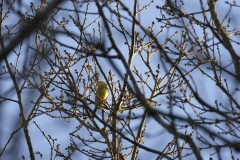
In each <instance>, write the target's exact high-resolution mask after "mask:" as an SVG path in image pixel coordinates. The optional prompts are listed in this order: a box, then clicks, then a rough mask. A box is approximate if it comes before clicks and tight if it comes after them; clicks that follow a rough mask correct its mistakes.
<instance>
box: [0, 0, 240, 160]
mask: <svg viewBox="0 0 240 160" xmlns="http://www.w3.org/2000/svg"><path fill="white" fill-rule="evenodd" d="M123 2H124V3H125V4H126V5H127V6H128V7H129V9H132V8H133V1H128V0H124V1H123ZM164 2H165V1H163V0H162V1H155V2H154V3H153V4H152V5H151V6H150V7H149V8H148V9H147V10H144V11H143V12H142V13H141V14H140V19H141V23H142V25H143V26H144V27H145V28H147V27H149V26H151V23H152V22H153V21H154V22H155V26H154V30H155V31H154V33H156V34H157V32H158V31H159V30H161V25H162V24H160V23H158V22H157V21H156V18H159V10H157V9H156V6H157V5H158V6H162V5H163V4H164ZM36 3H38V2H37V1H34V5H36ZM147 3H148V1H145V0H140V2H139V5H140V8H141V7H142V6H144V5H146V4H147ZM185 3H186V4H185V5H184V6H183V7H182V9H183V11H184V12H186V13H191V12H200V11H201V8H200V3H199V2H198V1H185ZM205 3H206V2H205ZM24 4H25V5H23V6H22V7H21V8H18V9H19V10H20V11H21V12H22V13H25V12H30V10H29V4H30V1H29V2H27V1H26V2H24ZM114 6H115V4H112V7H113V8H114ZM62 7H64V8H68V9H72V5H71V3H64V4H63V5H62ZM216 7H217V11H218V13H219V17H220V19H222V18H223V17H224V16H225V15H226V14H227V12H228V9H229V8H228V7H226V5H225V3H224V1H223V0H219V1H218V2H217V6H216ZM206 8H207V4H206ZM84 9H85V8H84V7H83V8H82V11H84ZM96 10H97V9H96V7H95V6H94V4H93V3H91V4H90V6H89V12H96ZM105 13H106V15H108V16H110V15H109V13H108V12H107V11H106V12H105ZM238 13H239V10H237V9H236V8H233V10H232V11H231V14H230V15H229V16H230V17H232V23H231V25H232V26H233V27H236V29H237V30H238V29H239V22H238V20H237V19H234V18H237V17H238ZM69 15H72V16H74V13H71V12H69V11H61V12H59V14H58V15H57V16H56V19H57V20H59V21H60V20H61V19H62V18H63V17H64V18H66V19H69ZM124 15H125V16H127V17H128V14H126V13H125V14H124ZM208 16H209V15H208ZM96 17H97V15H92V16H91V15H90V16H88V18H87V20H86V24H89V23H91V22H92V21H93V19H94V18H96ZM201 17H202V15H201V14H199V16H196V18H199V19H201ZM81 18H83V14H81ZM17 19H18V18H17V17H16V16H11V17H9V20H6V21H4V22H5V24H7V25H9V24H11V23H13V22H15V20H17ZM12 20H13V22H12ZM112 20H113V23H114V24H115V25H116V26H118V25H117V21H116V18H115V17H112ZM97 22H100V23H102V20H101V18H100V19H98V20H97ZM97 22H96V23H95V24H93V25H92V26H90V27H89V28H88V29H87V31H88V32H89V33H92V29H93V28H95V30H96V33H98V32H97V29H98V28H97ZM122 22H123V24H124V27H125V29H126V30H127V31H129V33H131V22H129V21H127V20H124V19H123V20H122ZM175 23H176V24H177V23H178V22H177V21H176V22H175ZM13 24H14V23H13ZM3 26H4V25H3ZM66 27H67V28H68V30H69V31H71V32H73V33H75V34H79V31H78V30H77V29H76V26H75V25H74V24H73V22H72V21H71V20H70V23H69V24H68V25H66ZM111 29H112V30H113V37H114V39H115V40H116V42H117V45H118V47H119V49H120V50H121V52H122V54H123V55H124V56H125V58H128V52H129V51H128V48H127V46H126V45H125V44H124V42H125V40H124V38H123V36H122V34H120V33H119V32H118V31H116V30H114V29H113V28H111ZM232 29H233V28H232ZM177 30H178V32H179V34H178V35H177V36H176V37H175V38H174V39H173V40H174V41H176V40H179V39H180V37H181V30H179V29H178V28H169V29H166V30H165V31H163V33H162V34H161V35H160V36H159V37H158V40H159V42H160V43H164V42H165V41H166V39H167V38H168V37H169V36H171V35H172V34H173V33H174V32H175V31H177ZM137 31H139V32H140V34H141V35H142V34H143V32H142V31H141V30H140V29H139V28H138V27H137ZM196 31H197V32H198V34H199V37H200V38H201V37H203V33H202V30H200V29H199V30H196ZM208 32H209V34H210V35H211V32H210V31H208ZM96 35H98V34H96ZM209 37H210V36H209ZM235 37H236V38H235ZM235 37H233V39H235V40H236V41H239V37H238V36H235ZM57 40H59V41H60V42H62V43H64V44H66V45H68V46H72V47H76V46H77V43H76V42H74V41H73V40H72V39H71V38H70V37H66V36H65V35H60V36H58V37H57ZM105 40H106V41H105V42H106V47H108V46H110V44H109V41H108V39H107V37H106V39H105ZM128 40H129V41H130V38H128ZM6 43H8V42H6ZM29 44H33V45H34V42H29ZM59 48H60V51H61V52H62V53H63V50H65V49H66V48H65V47H64V46H59ZM234 48H235V49H236V50H237V51H238V50H239V46H236V45H234ZM18 49H19V48H16V50H18ZM220 50H221V52H222V54H223V60H222V63H223V64H226V65H227V64H229V63H231V58H230V56H229V53H228V52H227V51H225V49H224V48H220ZM23 51H25V52H26V54H28V55H31V54H32V53H33V52H32V51H31V50H27V46H23ZM67 51H68V52H70V53H73V50H71V49H67ZM224 52H226V53H224ZM63 54H64V53H63ZM111 54H112V55H116V53H114V52H111ZM23 55H24V54H23ZM8 59H9V61H10V62H12V63H13V64H14V63H15V61H16V56H15V55H14V53H11V54H10V55H9V57H8ZM98 60H99V62H100V64H101V65H102V66H103V68H104V71H105V74H107V75H108V72H109V70H112V71H113V72H114V74H116V76H115V78H114V81H117V80H120V81H121V82H122V79H121V77H120V76H119V75H118V74H117V73H116V72H115V71H114V69H113V68H112V66H111V65H110V64H109V62H108V60H106V59H104V58H98ZM26 61H27V60H26V58H25V56H21V57H20V63H19V64H18V68H19V69H22V66H24V65H25V64H28V63H25V62H26ZM114 62H115V64H117V66H118V68H121V70H122V71H123V73H124V71H125V69H124V67H123V65H122V64H121V63H120V62H119V60H114ZM159 62H160V59H159V53H155V54H154V55H153V56H152V60H151V66H152V67H153V70H154V71H155V70H156V68H157V65H158V63H159ZM83 63H84V59H83V60H82V61H80V62H78V63H77V64H76V65H74V66H72V67H71V70H72V71H73V72H74V70H75V69H77V70H78V69H80V68H81V67H82V64H83ZM132 64H133V66H134V65H135V66H136V67H137V68H138V70H139V71H140V72H141V73H142V76H143V77H144V76H145V75H144V72H146V71H148V70H147V69H146V67H145V65H144V64H143V62H142V61H141V58H140V56H139V55H136V56H135V57H134V60H133V63H132ZM3 65H4V64H3V63H1V66H0V67H2V66H3ZM182 65H183V64H182ZM133 66H132V67H131V70H133ZM223 66H224V65H223ZM206 67H207V66H203V67H202V68H206ZM43 68H44V67H43ZM229 68H230V70H231V71H232V72H234V70H233V67H232V66H230V67H229ZM44 69H45V70H49V67H48V66H46V67H45V68H44ZM185 69H189V67H186V68H185ZM42 72H43V71H42ZM161 72H162V73H161V74H160V75H162V76H163V75H164V74H165V73H164V70H161ZM207 72H208V73H210V72H211V71H207ZM1 73H3V69H2V68H1ZM192 76H193V79H194V81H195V83H196V84H197V89H198V93H199V94H200V96H201V97H202V98H204V100H206V101H207V102H208V103H209V104H211V105H213V106H215V105H214V101H215V100H216V99H218V100H219V101H221V103H223V104H228V103H229V102H228V99H227V98H226V97H225V95H224V94H222V93H221V92H222V91H220V90H219V89H218V88H217V87H216V84H215V83H214V82H213V81H211V80H210V79H209V78H207V77H206V76H204V75H203V74H202V73H201V72H200V71H198V70H196V71H194V72H193V74H192ZM223 76H224V77H225V78H227V79H228V82H229V83H228V85H229V87H230V88H231V89H230V91H234V88H235V87H236V82H235V81H234V80H233V79H232V78H231V77H229V76H227V75H225V74H224V75H223ZM6 77H7V76H6ZM100 79H102V80H103V77H102V76H101V77H100ZM143 79H144V78H143ZM151 82H153V81H152V80H149V85H150V86H152V85H153V84H152V83H151ZM139 86H140V84H139ZM11 87H12V82H11V81H4V80H3V79H1V88H2V89H1V91H0V94H4V95H7V94H8V91H9V90H10V88H11ZM144 92H145V95H146V97H147V98H149V95H150V92H149V90H147V89H145V90H144ZM58 93H59V91H58V90H56V91H55V92H54V93H53V94H58ZM232 94H233V95H234V94H235V97H239V95H238V94H236V93H234V92H232ZM7 96H8V97H11V98H12V99H15V100H16V99H17V97H16V94H14V96H13V93H12V92H11V93H9V95H7ZM37 97H38V93H36V92H35V91H34V90H26V91H24V94H23V100H24V104H25V107H24V108H25V113H26V115H28V113H29V112H30V111H31V107H32V106H33V105H32V103H31V101H36V99H37ZM92 100H94V97H92ZM110 100H111V96H109V97H108V103H111V102H110ZM237 100H238V99H237ZM155 101H157V102H159V103H162V104H163V105H162V106H161V107H156V109H159V110H161V111H163V112H168V113H169V108H168V105H167V99H166V95H162V96H159V97H158V98H156V99H155ZM238 101H239V100H238ZM196 103H197V102H196ZM0 106H1V107H0V112H1V114H0V115H1V118H0V120H1V124H0V130H1V132H2V133H1V138H0V148H1V150H2V147H3V146H4V145H5V144H6V142H7V140H8V138H9V135H10V134H11V133H12V132H13V130H16V129H17V128H18V127H19V123H16V122H18V121H19V107H18V105H17V104H16V103H14V102H5V103H2V104H0ZM91 106H92V107H93V105H91ZM185 107H186V108H187V109H186V110H187V111H188V113H189V114H190V115H192V116H193V117H195V116H196V115H195V113H194V111H193V110H192V108H191V106H189V105H186V106H185ZM173 111H174V113H175V114H177V115H180V116H186V115H185V114H184V113H183V112H182V110H179V109H178V108H174V109H173ZM135 113H136V114H137V115H141V114H142V111H135ZM56 115H58V112H56ZM206 115H209V118H210V117H212V118H215V116H216V115H215V114H214V116H213V114H212V113H208V114H206ZM206 115H205V116H206ZM121 116H126V114H124V113H123V114H122V115H121ZM34 122H36V123H37V125H39V127H40V128H41V129H42V131H44V133H45V135H46V136H48V135H51V137H52V138H53V139H57V141H56V144H60V151H61V152H63V153H65V154H66V153H67V151H66V150H65V148H66V146H67V145H68V144H69V138H70V136H69V132H71V131H73V130H75V129H76V127H77V126H78V125H79V122H78V121H77V120H75V119H74V118H72V119H69V122H67V121H66V120H64V119H62V118H61V119H60V118H56V119H53V118H51V117H49V116H46V115H42V116H39V117H36V118H34V119H33V120H32V121H31V122H30V123H29V129H30V136H31V140H32V143H33V147H34V150H35V152H36V151H40V152H41V153H42V154H43V155H44V159H49V157H50V152H49V151H50V145H49V143H48V141H47V140H46V139H45V138H44V136H43V134H42V133H41V132H40V131H39V129H38V128H37V127H36V125H35V124H34ZM138 126H139V120H133V123H132V128H133V129H134V128H138ZM146 126H147V128H146V134H145V135H146V137H145V138H144V145H145V146H146V147H150V148H153V149H156V150H160V151H161V150H163V149H164V148H165V146H166V145H167V144H168V143H169V142H170V141H171V140H172V139H173V136H172V135H171V134H169V133H168V132H167V131H166V130H165V129H163V128H162V127H161V126H160V125H158V124H157V123H156V122H155V121H154V120H153V119H152V118H148V119H147V123H146ZM211 129H212V130H216V132H217V128H211ZM184 131H185V130H184V129H183V130H182V132H183V133H184ZM190 133H191V129H190V128H189V131H188V134H190ZM79 134H81V136H83V137H86V138H87V137H89V132H88V131H87V130H84V129H83V130H81V132H79ZM16 137H20V138H19V139H18V141H20V143H17V144H18V145H20V146H15V144H13V143H10V145H9V148H11V147H12V146H14V147H16V149H19V148H21V150H20V151H19V153H17V154H16V155H17V157H16V158H17V159H20V157H21V155H25V157H26V158H27V159H28V156H29V153H28V148H27V145H26V141H25V138H24V135H23V131H22V130H21V131H20V132H18V133H17V135H16ZM194 137H195V138H196V135H194ZM99 138H101V137H100V136H99ZM206 138H209V135H206ZM76 141H77V140H76ZM180 142H182V141H180ZM196 143H197V144H198V146H201V144H200V143H199V141H196ZM56 144H55V145H56ZM179 144H181V143H179ZM78 145H79V148H81V147H80V146H81V145H82V146H83V144H81V143H79V144H78ZM93 145H94V146H96V144H93ZM123 145H124V146H123V147H127V146H129V143H128V142H126V141H124V143H123ZM202 146H204V145H202ZM99 147H105V146H101V145H99ZM8 152H9V154H5V156H4V157H3V159H4V160H8V158H9V157H12V155H11V154H13V153H14V152H13V151H12V152H11V151H9V150H8ZM187 153H188V152H187V151H186V154H187ZM201 153H202V156H203V158H204V159H209V158H210V157H209V155H210V154H211V153H214V151H213V150H211V149H209V150H205V151H202V152H201ZM225 153H228V154H225ZM14 154H15V153H14ZM221 154H222V155H221V156H222V159H226V158H229V156H230V155H229V150H228V149H222V150H221ZM234 154H235V155H236V157H240V154H239V153H237V152H235V151H234ZM8 155H9V157H8ZM156 157H157V155H155V154H153V153H150V152H147V151H145V150H142V149H140V152H139V159H156ZM192 158H194V157H193V156H189V157H188V158H186V159H192ZM212 158H213V159H215V158H216V155H214V156H212ZM36 159H40V158H39V156H37V155H36ZM57 159H59V158H57ZM73 159H88V158H87V157H86V156H84V155H82V154H80V153H76V154H75V155H74V156H73Z"/></svg>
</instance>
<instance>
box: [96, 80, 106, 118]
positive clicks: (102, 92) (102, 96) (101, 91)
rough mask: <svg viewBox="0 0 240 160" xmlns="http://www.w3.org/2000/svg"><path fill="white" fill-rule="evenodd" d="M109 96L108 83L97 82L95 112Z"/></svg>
mask: <svg viewBox="0 0 240 160" xmlns="http://www.w3.org/2000/svg"><path fill="white" fill-rule="evenodd" d="M107 97H108V88H107V84H106V83H104V82H103V81H100V82H97V91H96V97H95V108H94V113H96V112H97V110H98V109H99V108H100V106H101V105H102V104H103V102H104V101H106V100H107Z"/></svg>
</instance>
